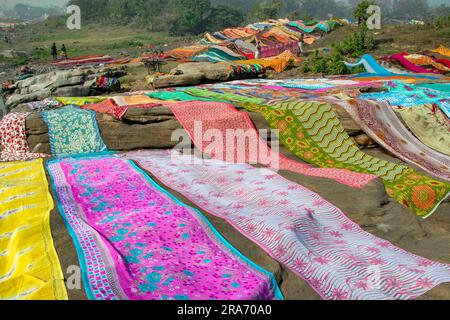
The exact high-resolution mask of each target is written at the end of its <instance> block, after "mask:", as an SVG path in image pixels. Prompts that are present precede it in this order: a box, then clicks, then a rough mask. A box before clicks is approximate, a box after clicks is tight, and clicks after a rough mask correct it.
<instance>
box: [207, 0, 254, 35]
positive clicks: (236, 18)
mask: <svg viewBox="0 0 450 320" xmlns="http://www.w3.org/2000/svg"><path fill="white" fill-rule="evenodd" d="M244 20H245V13H244V12H243V11H242V10H241V9H236V8H232V7H229V6H225V5H219V6H217V7H214V8H212V10H211V15H210V16H209V18H208V30H211V31H216V30H223V29H225V28H228V27H235V26H239V25H241V24H242V22H244Z"/></svg>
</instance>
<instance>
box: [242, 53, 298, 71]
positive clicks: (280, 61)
mask: <svg viewBox="0 0 450 320" xmlns="http://www.w3.org/2000/svg"><path fill="white" fill-rule="evenodd" d="M298 62H300V59H299V58H297V57H296V56H295V55H293V54H292V53H291V52H290V51H284V52H283V53H281V54H279V55H278V56H275V57H271V58H265V59H252V60H242V61H234V62H233V64H260V65H262V66H263V67H265V68H270V69H273V70H274V71H275V72H283V71H284V70H285V69H286V68H287V67H288V66H289V65H291V64H293V63H298Z"/></svg>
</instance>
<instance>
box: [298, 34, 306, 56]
mask: <svg viewBox="0 0 450 320" xmlns="http://www.w3.org/2000/svg"><path fill="white" fill-rule="evenodd" d="M304 42H305V35H304V34H303V33H302V34H301V36H300V39H299V40H298V48H299V49H300V54H301V55H303V53H304V51H303V43H304Z"/></svg>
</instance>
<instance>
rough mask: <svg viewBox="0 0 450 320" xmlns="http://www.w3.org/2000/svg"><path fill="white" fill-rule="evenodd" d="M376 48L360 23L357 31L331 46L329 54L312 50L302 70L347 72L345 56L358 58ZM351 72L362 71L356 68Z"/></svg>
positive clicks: (334, 72)
mask: <svg viewBox="0 0 450 320" xmlns="http://www.w3.org/2000/svg"><path fill="white" fill-rule="evenodd" d="M375 48H376V45H375V41H374V39H373V37H372V36H371V35H370V34H369V33H368V30H367V27H366V26H365V25H361V26H360V28H359V30H358V32H355V33H353V34H352V35H350V36H348V37H347V38H346V39H345V40H344V41H342V42H340V43H338V44H334V45H333V46H332V53H331V54H322V55H321V54H320V53H319V51H318V50H316V51H314V53H313V55H312V57H311V60H310V61H309V63H306V64H305V65H304V66H303V72H306V73H307V72H314V73H322V74H330V75H338V74H348V73H350V70H348V68H347V67H346V66H345V64H344V60H345V58H346V57H352V58H359V57H361V56H362V55H364V54H365V53H367V52H369V51H371V50H374V49H375ZM352 71H353V72H362V71H363V70H362V69H359V68H356V69H353V70H352Z"/></svg>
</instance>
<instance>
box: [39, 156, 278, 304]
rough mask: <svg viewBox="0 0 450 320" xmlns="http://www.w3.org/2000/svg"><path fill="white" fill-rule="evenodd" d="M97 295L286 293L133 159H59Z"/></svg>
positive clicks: (71, 224)
mask: <svg viewBox="0 0 450 320" xmlns="http://www.w3.org/2000/svg"><path fill="white" fill-rule="evenodd" d="M47 168H48V170H49V172H50V174H51V176H52V178H53V181H52V185H53V188H54V191H55V193H56V195H57V198H58V202H59V208H60V212H61V214H62V216H63V218H64V219H65V221H66V225H67V227H68V228H69V230H70V235H71V236H72V239H73V241H74V243H75V246H76V248H77V252H78V258H79V261H80V265H81V267H82V273H83V281H84V285H85V288H86V291H87V295H88V297H89V298H90V299H96V300H115V299H130V300H187V299H190V300H213V299H218V300H250V299H261V300H269V299H282V295H281V293H280V291H279V289H278V286H277V283H276V281H275V278H274V277H273V276H272V275H271V274H270V273H268V272H267V271H265V270H263V269H261V268H259V267H258V266H256V265H255V264H254V263H252V262H251V261H250V260H248V259H247V258H245V257H244V256H243V255H241V254H240V253H239V252H238V251H237V250H236V249H234V248H233V247H232V246H231V245H230V244H229V243H228V242H226V240H225V239H224V238H223V237H222V236H221V235H220V234H219V233H218V232H217V231H216V230H215V229H214V228H213V226H212V225H211V224H210V223H209V222H208V221H207V220H206V218H205V217H204V216H203V215H201V213H200V212H199V211H197V210H194V209H192V208H191V207H188V206H187V205H185V204H183V203H181V202H179V201H178V200H176V199H175V198H174V197H173V196H172V195H170V194H169V193H168V192H166V191H165V190H163V189H162V188H161V187H159V186H158V185H157V184H156V183H155V182H154V181H153V180H152V179H151V178H150V177H149V176H148V175H146V174H145V173H144V172H143V171H142V170H140V169H138V167H137V166H135V165H134V164H133V163H132V162H131V161H129V160H124V159H120V158H118V157H114V156H98V155H97V156H89V157H72V158H69V157H67V158H64V159H60V160H51V161H49V162H48V164H47Z"/></svg>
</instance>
